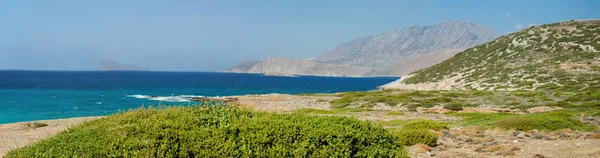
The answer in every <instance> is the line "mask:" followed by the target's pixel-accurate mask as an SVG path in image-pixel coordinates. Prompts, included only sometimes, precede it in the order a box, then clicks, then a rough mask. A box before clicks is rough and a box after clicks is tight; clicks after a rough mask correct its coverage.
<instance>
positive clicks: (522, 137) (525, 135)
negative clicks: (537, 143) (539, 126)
mask: <svg viewBox="0 0 600 158" xmlns="http://www.w3.org/2000/svg"><path fill="white" fill-rule="evenodd" d="M526 137H529V134H527V133H525V132H523V133H519V134H518V135H517V138H518V139H525V138H526Z"/></svg>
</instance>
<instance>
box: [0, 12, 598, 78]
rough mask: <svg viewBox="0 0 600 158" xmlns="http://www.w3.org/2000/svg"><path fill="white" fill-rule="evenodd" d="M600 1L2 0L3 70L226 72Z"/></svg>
mask: <svg viewBox="0 0 600 158" xmlns="http://www.w3.org/2000/svg"><path fill="white" fill-rule="evenodd" d="M598 8H600V1H599V0H527V1H522V0H502V1H488V0H481V1H475V0H452V1H447V0H397V1H392V0H373V1H364V0H301V1H292V0H273V1H261V0H256V1H248V0H239V1H238V0H215V1H204V0H177V1H164V0H52V1H33V0H3V1H0V21H1V23H0V69H10V70H15V69H19V70H96V69H98V67H99V65H100V62H101V61H102V60H114V61H118V62H121V63H127V64H133V65H138V66H141V67H144V68H146V69H150V70H157V71H219V70H223V69H226V68H229V67H232V66H233V65H235V64H236V63H238V62H241V61H246V60H262V59H265V58H267V57H269V56H280V57H286V58H292V59H304V58H310V57H315V56H318V55H320V54H322V53H326V52H328V51H331V50H333V49H334V48H335V47H336V46H337V45H339V44H341V43H343V42H346V41H349V40H352V39H354V38H358V37H362V36H368V35H373V34H378V33H382V32H387V31H391V30H394V29H401V28H403V27H406V26H409V25H432V24H435V23H439V22H442V21H446V20H466V21H470V22H473V23H476V24H480V25H485V26H488V27H491V28H493V29H495V30H497V31H498V32H500V33H503V34H506V33H510V32H515V31H519V30H521V29H524V28H527V27H528V26H531V25H539V24H546V23H553V22H558V21H566V20H572V19H600V9H598Z"/></svg>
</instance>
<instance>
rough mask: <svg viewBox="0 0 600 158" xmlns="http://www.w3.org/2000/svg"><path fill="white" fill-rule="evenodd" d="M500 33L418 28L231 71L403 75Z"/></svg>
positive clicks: (458, 26)
mask: <svg viewBox="0 0 600 158" xmlns="http://www.w3.org/2000/svg"><path fill="white" fill-rule="evenodd" d="M499 35H500V34H499V33H498V32H496V31H494V30H493V29H491V28H488V27H486V26H482V25H477V24H473V23H471V22H467V21H445V22H441V23H437V24H434V25H430V26H419V25H413V26H408V27H406V28H403V29H398V30H393V31H391V32H385V33H380V34H377V35H371V36H365V37H360V38H357V39H354V40H351V41H348V42H345V43H342V44H341V45H339V46H337V47H336V48H335V49H334V50H332V51H330V52H327V53H324V54H322V55H320V56H318V57H315V58H310V59H300V60H295V59H286V58H281V57H269V58H267V59H266V60H263V61H248V62H242V63H240V64H238V65H236V66H235V67H233V68H231V69H227V70H225V71H226V72H239V73H263V74H268V73H275V74H294V75H316V76H402V75H406V74H408V73H410V72H413V71H415V70H419V69H422V68H426V67H428V66H431V65H434V64H436V63H439V62H441V61H444V60H446V59H448V58H450V57H452V56H454V55H455V54H456V53H458V52H461V51H463V50H465V49H467V48H470V47H473V46H476V45H479V44H482V43H485V42H487V41H490V40H492V39H494V38H496V37H498V36H499Z"/></svg>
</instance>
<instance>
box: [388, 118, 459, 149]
mask: <svg viewBox="0 0 600 158" xmlns="http://www.w3.org/2000/svg"><path fill="white" fill-rule="evenodd" d="M447 128H448V127H447V126H446V125H445V124H444V123H439V122H436V121H432V120H426V119H414V120H410V121H408V122H406V123H405V124H404V126H403V127H402V128H401V129H400V130H396V131H394V132H393V133H394V134H396V135H397V136H398V137H400V140H401V141H402V144H404V145H407V146H412V145H415V144H419V143H423V144H425V145H428V146H436V143H437V138H438V135H437V134H436V133H434V132H432V130H441V129H447Z"/></svg>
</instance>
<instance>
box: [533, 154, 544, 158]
mask: <svg viewBox="0 0 600 158" xmlns="http://www.w3.org/2000/svg"><path fill="white" fill-rule="evenodd" d="M533 158H546V156H544V155H542V154H535V156H533Z"/></svg>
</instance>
